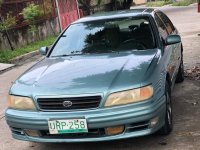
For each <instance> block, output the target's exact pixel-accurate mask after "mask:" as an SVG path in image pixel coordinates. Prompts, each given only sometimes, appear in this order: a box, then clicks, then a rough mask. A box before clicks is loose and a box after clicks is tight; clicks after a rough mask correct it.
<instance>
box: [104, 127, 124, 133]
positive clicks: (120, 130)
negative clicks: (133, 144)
mask: <svg viewBox="0 0 200 150" xmlns="http://www.w3.org/2000/svg"><path fill="white" fill-rule="evenodd" d="M123 132H124V126H116V127H109V128H106V134H107V135H116V134H121V133H123Z"/></svg>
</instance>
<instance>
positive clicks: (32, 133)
mask: <svg viewBox="0 0 200 150" xmlns="http://www.w3.org/2000/svg"><path fill="white" fill-rule="evenodd" d="M24 132H25V133H26V134H27V135H28V136H33V137H39V136H40V134H39V132H38V131H36V130H25V131H24Z"/></svg>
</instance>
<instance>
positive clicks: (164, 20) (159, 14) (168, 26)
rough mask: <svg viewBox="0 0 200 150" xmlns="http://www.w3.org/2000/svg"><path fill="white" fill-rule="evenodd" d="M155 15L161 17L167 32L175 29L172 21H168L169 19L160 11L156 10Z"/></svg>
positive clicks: (170, 32)
mask: <svg viewBox="0 0 200 150" xmlns="http://www.w3.org/2000/svg"><path fill="white" fill-rule="evenodd" d="M157 15H158V16H159V17H160V18H161V19H162V21H163V22H164V24H165V26H166V28H167V31H168V33H169V34H172V33H173V32H174V31H175V28H174V26H173V24H172V22H171V21H170V19H169V18H168V17H167V16H166V15H165V14H164V13H162V12H157Z"/></svg>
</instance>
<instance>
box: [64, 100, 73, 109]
mask: <svg viewBox="0 0 200 150" xmlns="http://www.w3.org/2000/svg"><path fill="white" fill-rule="evenodd" d="M63 106H64V107H66V108H69V107H71V106H72V102H71V101H64V102H63Z"/></svg>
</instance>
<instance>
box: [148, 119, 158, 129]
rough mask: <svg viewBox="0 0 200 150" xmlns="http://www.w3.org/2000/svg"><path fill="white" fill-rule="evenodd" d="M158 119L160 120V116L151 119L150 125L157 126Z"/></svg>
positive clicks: (151, 126)
mask: <svg viewBox="0 0 200 150" xmlns="http://www.w3.org/2000/svg"><path fill="white" fill-rule="evenodd" d="M158 121H159V117H155V118H153V119H151V120H150V124H149V127H150V128H153V127H155V126H156V125H157V123H158Z"/></svg>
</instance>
